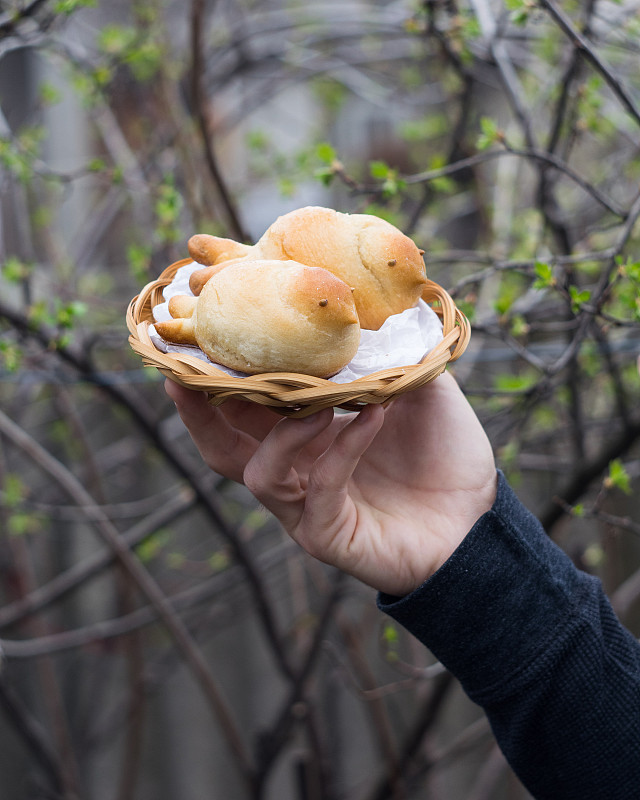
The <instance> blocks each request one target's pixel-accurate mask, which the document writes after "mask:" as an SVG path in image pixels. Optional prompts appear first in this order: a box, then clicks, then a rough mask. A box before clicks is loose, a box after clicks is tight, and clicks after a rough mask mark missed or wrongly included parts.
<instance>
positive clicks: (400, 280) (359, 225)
mask: <svg viewBox="0 0 640 800" xmlns="http://www.w3.org/2000/svg"><path fill="white" fill-rule="evenodd" d="M194 240H195V241H194ZM189 250H190V253H191V254H192V257H194V259H195V260H197V261H198V262H199V263H203V264H210V265H212V266H211V267H209V268H208V269H203V270H199V271H196V272H194V274H193V276H192V279H191V284H190V285H191V289H192V291H193V293H194V294H195V295H197V294H199V293H200V291H202V287H203V286H204V284H205V283H206V282H207V280H208V279H209V278H210V277H211V275H212V274H214V272H215V270H216V269H220V268H221V267H223V266H224V264H225V262H230V261H233V262H234V263H236V262H238V261H241V260H256V259H268V260H274V259H276V260H292V261H297V262H299V263H302V264H306V265H307V266H312V267H321V268H323V269H326V270H328V271H329V272H331V273H332V274H334V275H336V276H337V277H339V278H340V279H341V280H343V281H345V283H347V284H348V285H349V286H350V287H351V288H352V289H353V295H354V301H355V304H356V308H357V311H358V316H359V319H360V325H361V327H363V328H369V329H371V330H377V329H378V328H379V327H380V326H381V325H382V323H383V322H384V321H385V320H386V319H387V317H389V316H391V315H392V314H399V313H401V312H402V311H404V310H405V309H407V308H411V307H413V306H414V305H415V304H416V303H417V302H418V299H419V298H420V295H421V293H422V290H423V288H424V285H425V283H426V272H425V266H424V259H423V257H422V255H423V251H421V250H419V249H418V248H417V247H416V245H415V243H414V242H413V241H412V240H411V239H410V238H409V237H408V236H405V234H403V233H402V232H401V231H399V230H398V229H397V228H396V227H395V226H393V225H391V224H390V223H389V222H386V221H385V220H383V219H380V218H379V217H375V216H372V215H370V214H343V213H341V212H339V211H334V210H333V209H330V208H322V207H320V206H306V207H305V208H300V209H297V210H296V211H292V212H290V213H289V214H284V215H283V216H281V217H278V219H277V220H276V221H275V222H274V223H273V224H272V225H271V226H270V227H269V228H268V229H267V230H266V231H265V233H264V235H263V236H262V237H261V238H260V240H259V241H258V242H257V243H256V244H255V245H253V246H252V247H248V246H247V245H239V244H238V243H237V242H233V241H232V240H229V239H220V238H219V237H215V236H210V237H207V236H206V235H205V234H198V235H197V236H196V237H192V239H191V240H190V242H189ZM195 252H198V253H200V256H199V257H198V258H196V257H195V256H194V255H193V253H195ZM213 265H215V266H213Z"/></svg>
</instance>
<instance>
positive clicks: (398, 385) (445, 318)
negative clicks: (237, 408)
mask: <svg viewBox="0 0 640 800" xmlns="http://www.w3.org/2000/svg"><path fill="white" fill-rule="evenodd" d="M189 263H191V259H190V258H186V259H183V260H182V261H177V262H176V263H175V264H172V265H171V266H169V267H167V268H166V269H165V270H164V272H163V273H162V274H161V275H160V277H159V278H158V279H157V280H155V281H153V282H151V283H149V284H147V285H146V286H145V287H144V289H143V290H142V291H141V292H140V294H139V295H138V296H137V297H134V298H133V300H132V301H131V303H130V304H129V308H128V309H127V327H128V328H129V332H130V334H131V335H130V337H129V343H130V345H131V347H132V348H133V350H134V351H135V352H136V353H137V354H138V355H139V356H141V357H142V360H143V361H144V363H145V365H146V366H152V367H156V369H158V370H160V372H162V373H163V374H164V375H166V376H167V377H168V378H171V379H172V380H174V381H176V382H177V383H180V384H182V385H183V386H186V387H187V388H188V389H199V390H202V391H206V392H207V394H208V396H209V400H210V402H211V403H213V404H214V405H219V404H221V403H224V401H225V400H228V399H229V398H231V397H234V398H238V399H241V400H249V401H251V402H254V403H260V404H261V405H265V406H270V407H271V408H273V410H274V411H278V412H279V413H280V414H283V415H285V416H291V417H304V416H307V415H308V414H313V413H315V412H317V411H320V410H322V409H323V408H329V407H331V406H335V407H338V408H344V409H347V410H349V411H357V410H358V409H360V408H362V406H364V405H367V404H369V403H386V402H388V401H389V400H391V399H392V398H393V397H395V396H397V395H399V394H402V393H404V392H408V391H411V390H412V389H417V388H418V387H419V386H422V385H423V384H425V383H428V382H429V381H432V380H433V379H434V378H436V377H437V376H438V375H440V373H441V372H443V371H444V369H445V367H446V366H447V364H448V363H449V362H451V361H455V360H456V359H457V358H458V357H459V356H461V355H462V353H463V352H464V351H465V349H466V347H467V344H468V342H469V337H470V333H471V331H470V328H469V322H468V320H467V318H466V317H465V316H464V314H463V313H462V312H461V311H460V310H459V309H458V308H456V306H455V305H454V302H453V300H452V299H451V297H450V296H449V295H448V294H447V292H446V291H445V290H444V289H443V288H442V287H440V286H439V285H438V284H437V283H434V282H433V281H427V284H426V286H425V289H424V292H423V293H422V298H423V300H424V301H425V302H426V303H429V304H434V307H433V310H434V311H435V312H436V313H437V314H438V316H439V317H440V319H441V320H442V327H443V338H442V341H441V342H440V343H439V344H438V345H437V346H436V347H434V348H433V350H431V351H430V352H429V353H427V355H426V356H425V357H424V358H423V359H422V361H421V362H420V363H419V364H412V365H410V366H405V367H394V368H392V369H385V370H381V371H379V372H375V373H372V374H371V375H367V376H366V377H363V378H358V379H357V380H354V381H351V382H350V383H342V384H340V383H332V382H331V381H330V380H326V379H324V378H314V377H312V376H310V375H300V374H297V373H289V372H277V373H275V372H272V373H265V374H262V375H251V376H247V377H246V378H235V377H232V376H230V375H227V374H226V373H225V372H224V371H222V370H220V369H217V368H216V367H214V366H213V365H212V364H209V363H207V362H206V361H203V360H202V359H200V358H198V357H197V356H192V355H184V354H182V353H163V352H161V351H160V350H158V349H157V348H156V347H155V345H154V344H153V342H152V341H151V339H150V337H149V331H148V328H149V325H150V324H151V323H152V322H153V314H152V309H153V307H154V306H155V305H157V304H158V303H161V302H163V296H162V292H163V290H164V288H165V286H167V285H168V284H170V283H171V281H172V280H173V277H174V275H175V274H176V272H177V270H178V269H179V268H180V267H182V266H184V265H185V264H189Z"/></svg>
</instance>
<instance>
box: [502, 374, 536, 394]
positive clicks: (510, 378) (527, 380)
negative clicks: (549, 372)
mask: <svg viewBox="0 0 640 800" xmlns="http://www.w3.org/2000/svg"><path fill="white" fill-rule="evenodd" d="M535 382H536V376H535V374H533V373H524V374H523V375H513V374H511V373H507V372H505V373H502V375H496V377H495V379H494V386H495V388H496V389H498V390H499V391H501V392H526V391H527V390H528V389H530V388H531V387H532V386H533V385H534V384H535Z"/></svg>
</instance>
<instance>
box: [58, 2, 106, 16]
mask: <svg viewBox="0 0 640 800" xmlns="http://www.w3.org/2000/svg"><path fill="white" fill-rule="evenodd" d="M97 5H98V2H97V0H57V2H56V3H54V5H53V11H54V12H55V13H56V14H67V15H69V14H73V12H74V11H77V10H78V9H79V8H95V7H96V6H97Z"/></svg>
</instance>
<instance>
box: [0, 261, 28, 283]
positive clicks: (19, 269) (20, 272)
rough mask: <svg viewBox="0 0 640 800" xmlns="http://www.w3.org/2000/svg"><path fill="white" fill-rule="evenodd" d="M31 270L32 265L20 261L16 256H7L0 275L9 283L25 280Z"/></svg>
mask: <svg viewBox="0 0 640 800" xmlns="http://www.w3.org/2000/svg"><path fill="white" fill-rule="evenodd" d="M32 272H33V265H32V264H27V263H25V262H24V261H21V260H20V259H19V258H17V257H16V256H9V257H8V258H7V259H6V261H5V262H4V264H3V265H2V277H3V278H5V279H6V280H8V281H10V282H11V283H19V282H20V281H23V280H25V279H26V278H28V277H29V275H31V273H32Z"/></svg>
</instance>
